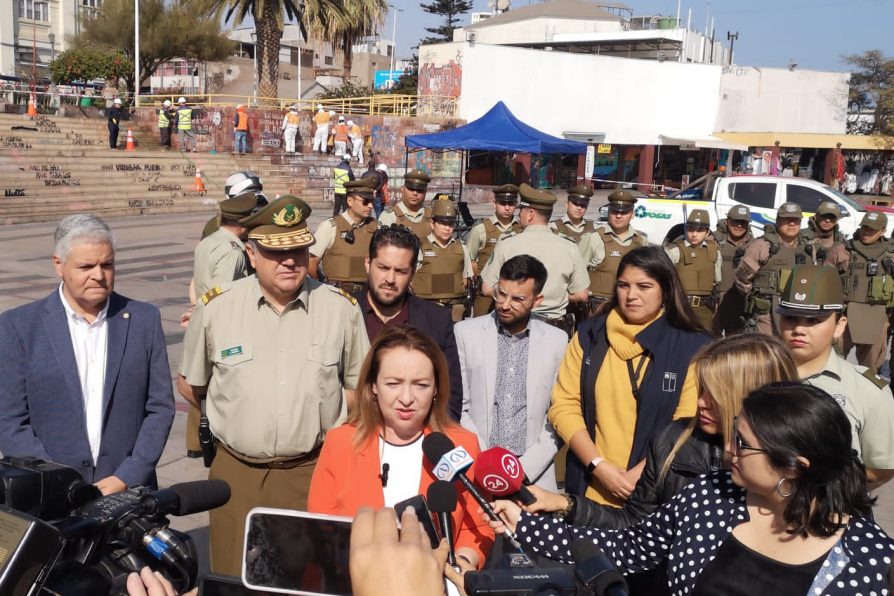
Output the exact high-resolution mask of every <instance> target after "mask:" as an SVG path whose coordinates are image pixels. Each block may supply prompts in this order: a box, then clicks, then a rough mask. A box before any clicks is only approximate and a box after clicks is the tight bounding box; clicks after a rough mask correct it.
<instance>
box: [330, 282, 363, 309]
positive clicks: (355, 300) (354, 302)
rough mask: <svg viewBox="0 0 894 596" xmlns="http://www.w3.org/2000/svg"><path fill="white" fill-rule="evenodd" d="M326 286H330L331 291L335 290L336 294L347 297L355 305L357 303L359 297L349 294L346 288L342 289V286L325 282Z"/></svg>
mask: <svg viewBox="0 0 894 596" xmlns="http://www.w3.org/2000/svg"><path fill="white" fill-rule="evenodd" d="M325 286H326V287H327V288H329V289H330V290H331V291H333V292H335V293H336V294H339V295H340V296H342V297H344V298H345V299H347V301H348V302H350V303H351V304H353V305H354V306H356V305H357V299H356V298H354V297H353V296H351V295H350V294H348V293H347V292H345V291H344V290H342V289H341V288H336V287H335V286H331V285H329V284H325Z"/></svg>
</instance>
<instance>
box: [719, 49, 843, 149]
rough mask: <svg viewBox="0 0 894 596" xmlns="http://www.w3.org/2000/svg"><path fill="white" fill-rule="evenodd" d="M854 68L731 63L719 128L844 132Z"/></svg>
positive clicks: (722, 90) (724, 78)
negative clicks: (828, 69)
mask: <svg viewBox="0 0 894 596" xmlns="http://www.w3.org/2000/svg"><path fill="white" fill-rule="evenodd" d="M849 82H850V73H846V72H820V71H812V70H797V69H795V70H793V71H790V70H788V69H785V68H753V67H744V66H735V67H730V68H726V69H724V71H723V75H722V76H721V79H720V110H719V112H718V118H717V125H716V127H715V130H717V131H723V132H770V131H778V132H805V133H828V134H844V133H845V132H846V131H845V129H846V127H847V95H848V85H849Z"/></svg>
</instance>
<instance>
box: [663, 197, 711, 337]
mask: <svg viewBox="0 0 894 596" xmlns="http://www.w3.org/2000/svg"><path fill="white" fill-rule="evenodd" d="M710 230H711V219H710V216H709V215H708V212H707V211H706V210H704V209H693V210H692V211H690V212H689V216H688V217H687V218H686V233H685V237H684V238H681V239H679V240H676V241H674V242H672V243H671V244H670V246H668V247H667V248H665V251H666V252H667V256H668V257H669V258H670V260H671V262H672V263H673V264H674V266H675V267H676V268H677V273H678V274H679V276H680V282H681V283H682V284H683V290H684V291H685V292H686V298H687V299H688V300H689V304H690V306H692V310H693V312H694V313H695V316H696V318H697V319H698V322H699V323H701V325H702V327H704V328H705V330H706V331H707V330H710V329H711V322H712V320H713V319H714V309H715V308H716V307H717V294H716V287H717V284H719V283H720V279H721V266H722V263H721V260H720V250H719V249H718V247H717V243H716V242H714V240H713V239H712V238H709V236H708V233H709V232H710Z"/></svg>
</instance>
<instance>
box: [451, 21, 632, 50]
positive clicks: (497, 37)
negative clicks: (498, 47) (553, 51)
mask: <svg viewBox="0 0 894 596" xmlns="http://www.w3.org/2000/svg"><path fill="white" fill-rule="evenodd" d="M608 31H621V22H620V21H610V20H604V21H597V20H587V19H558V18H549V17H541V18H537V19H525V20H523V21H516V22H513V23H504V24H495V23H487V26H482V27H476V28H474V29H465V28H460V29H455V30H454V31H453V41H465V40H467V39H468V38H469V36H470V35H471V34H472V33H473V32H474V34H475V41H476V42H477V43H492V44H516V43H537V42H541V41H552V40H553V36H555V35H561V34H568V33H602V32H608Z"/></svg>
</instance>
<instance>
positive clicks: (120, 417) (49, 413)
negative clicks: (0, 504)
mask: <svg viewBox="0 0 894 596" xmlns="http://www.w3.org/2000/svg"><path fill="white" fill-rule="evenodd" d="M107 325H108V355H107V357H106V376H105V388H104V392H103V399H102V407H103V422H102V440H101V443H100V448H99V455H98V457H97V461H96V465H95V466H94V464H93V458H92V456H91V454H90V443H89V441H88V439H87V422H86V416H85V413H84V399H83V396H82V392H81V383H80V380H79V378H78V368H77V362H76V360H75V355H74V349H73V348H72V345H71V335H70V333H69V330H68V321H67V320H66V313H65V309H64V307H63V305H62V300H61V299H60V298H59V291H58V290H54V291H53V293H52V294H50V295H49V296H47V297H46V298H43V299H42V300H38V301H36V302H32V303H30V304H26V305H24V306H20V307H18V308H15V309H13V310H10V311H7V312H5V313H3V314H2V315H0V453H2V454H3V455H4V456H34V457H39V458H42V459H46V460H50V461H54V462H57V463H60V464H64V465H66V466H70V467H72V468H74V469H76V470H77V471H78V472H80V474H81V475H82V476H83V477H84V480H85V481H86V482H90V483H93V482H96V481H98V480H101V479H103V478H105V477H107V476H117V477H118V478H120V479H121V480H122V481H123V482H124V483H125V484H127V485H128V486H139V485H148V486H155V485H156V484H157V482H156V477H155V466H156V464H157V463H158V459H159V458H160V457H161V453H162V450H163V449H164V446H165V442H166V441H167V439H168V432H169V431H170V430H171V423H172V422H173V420H174V393H173V389H172V385H171V371H170V368H169V367H168V355H167V351H166V348H165V339H164V334H163V332H162V329H161V315H160V313H159V311H158V309H157V308H156V307H155V306H152V305H151V304H146V303H144V302H136V301H134V300H130V299H128V298H125V297H124V296H121V295H119V294H115V293H112V295H111V296H110V297H109V310H108V315H107Z"/></svg>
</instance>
